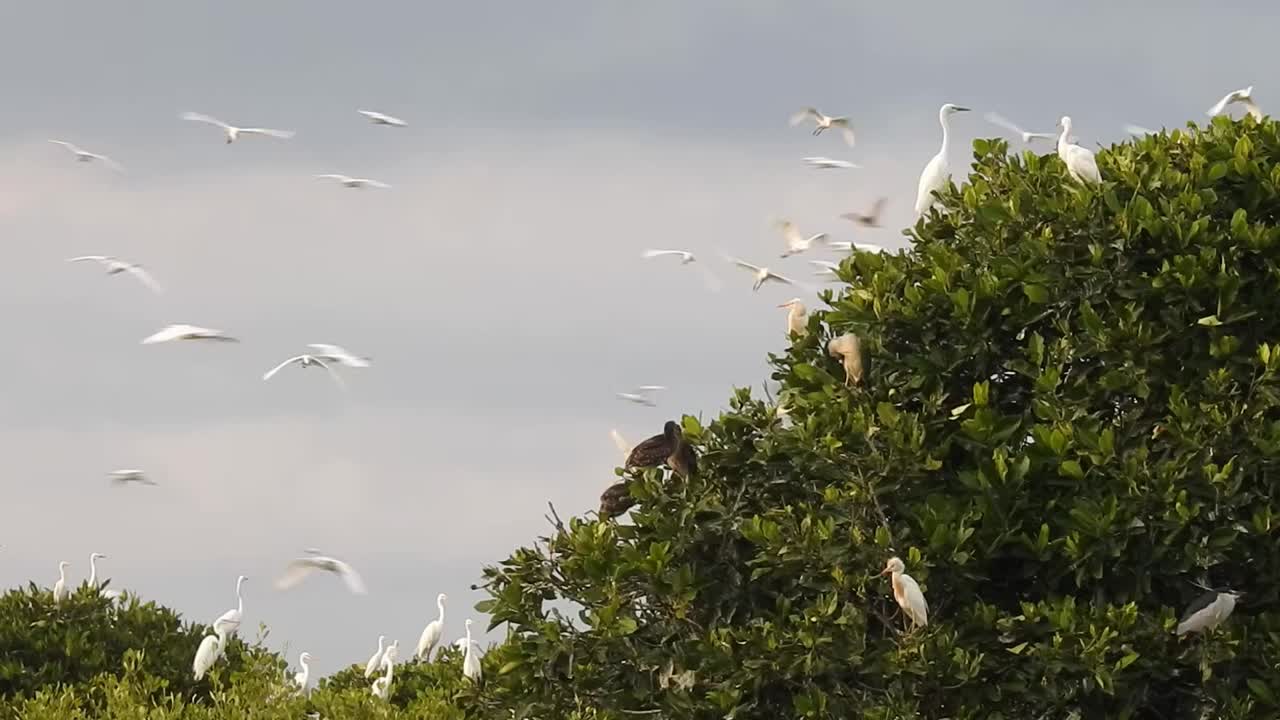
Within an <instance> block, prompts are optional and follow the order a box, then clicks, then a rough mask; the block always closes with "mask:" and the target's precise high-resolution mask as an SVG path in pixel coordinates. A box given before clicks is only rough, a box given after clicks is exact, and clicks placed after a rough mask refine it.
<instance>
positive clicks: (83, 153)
mask: <svg viewBox="0 0 1280 720" xmlns="http://www.w3.org/2000/svg"><path fill="white" fill-rule="evenodd" d="M49 142H51V143H53V144H54V145H61V146H62V147H64V148H66V149H68V150H70V151H71V154H72V155H75V156H76V160H78V161H80V162H92V161H94V160H97V161H99V162H101V163H102V164H103V165H106V166H107V167H109V168H111V169H112V170H115V171H116V172H124V168H123V167H121V166H120V163H118V162H116V161H115V160H112V159H111V158H109V157H107V156H106V155H100V154H98V153H92V152H89V151H88V150H85V149H84V148H81V147H79V146H77V145H74V144H72V143H69V142H67V141H66V140H50V141H49Z"/></svg>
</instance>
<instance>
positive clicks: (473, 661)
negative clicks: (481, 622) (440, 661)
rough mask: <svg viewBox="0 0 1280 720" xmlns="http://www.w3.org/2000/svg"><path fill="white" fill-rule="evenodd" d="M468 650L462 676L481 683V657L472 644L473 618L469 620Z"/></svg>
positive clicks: (463, 659) (467, 624)
mask: <svg viewBox="0 0 1280 720" xmlns="http://www.w3.org/2000/svg"><path fill="white" fill-rule="evenodd" d="M465 625H466V627H467V649H466V651H465V652H464V653H463V655H462V676H463V677H465V678H466V679H468V680H471V681H472V682H475V683H477V684H478V683H479V682H480V656H478V655H477V654H476V651H475V649H474V648H473V647H472V642H471V618H467V622H466V623H465Z"/></svg>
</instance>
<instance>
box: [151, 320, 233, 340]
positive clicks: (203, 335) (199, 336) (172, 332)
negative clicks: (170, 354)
mask: <svg viewBox="0 0 1280 720" xmlns="http://www.w3.org/2000/svg"><path fill="white" fill-rule="evenodd" d="M174 340H215V341H218V342H240V341H239V340H237V339H235V338H233V337H231V336H230V335H228V334H226V333H225V332H223V331H221V330H214V329H212V328H203V327H199V326H196V325H183V324H177V325H170V326H168V327H166V328H164V329H163V330H160V331H159V332H156V333H153V334H151V335H148V336H147V337H145V338H143V339H142V344H143V345H154V344H156V343H162V342H172V341H174Z"/></svg>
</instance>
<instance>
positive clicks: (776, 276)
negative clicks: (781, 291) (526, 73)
mask: <svg viewBox="0 0 1280 720" xmlns="http://www.w3.org/2000/svg"><path fill="white" fill-rule="evenodd" d="M765 280H777V281H778V282H783V283H786V284H788V285H795V284H796V281H794V280H792V279H791V278H787V277H783V276H781V275H779V274H777V273H775V272H773V271H772V270H770V271H769V275H768V276H767V277H765Z"/></svg>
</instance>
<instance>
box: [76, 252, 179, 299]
mask: <svg viewBox="0 0 1280 720" xmlns="http://www.w3.org/2000/svg"><path fill="white" fill-rule="evenodd" d="M85 261H93V262H96V263H98V264H100V265H102V267H104V268H106V269H107V274H108V275H119V274H120V273H128V274H129V275H131V276H133V277H134V278H137V280H138V282H140V283H142V284H143V285H146V286H147V289H149V290H151V292H153V293H155V294H157V295H159V294H161V293H162V292H164V291H163V290H162V289H161V288H160V284H159V283H157V282H156V279H155V278H153V277H151V273H149V272H147V271H146V270H145V269H143V267H142V266H141V265H139V264H137V263H131V262H125V261H123V260H120V259H119V258H114V257H111V256H110V255H81V256H79V257H73V258H68V259H67V262H85Z"/></svg>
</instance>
